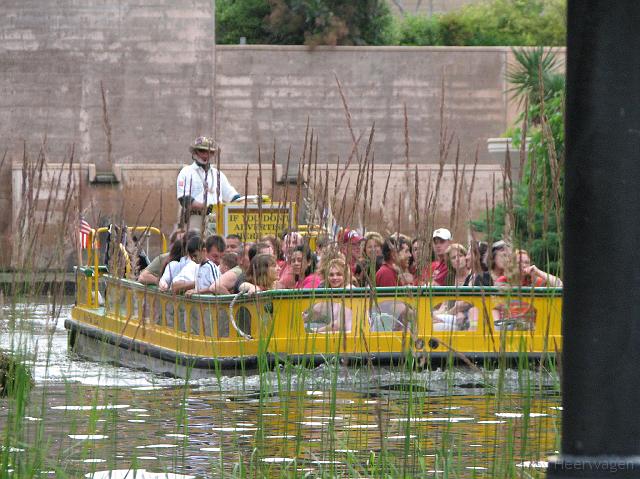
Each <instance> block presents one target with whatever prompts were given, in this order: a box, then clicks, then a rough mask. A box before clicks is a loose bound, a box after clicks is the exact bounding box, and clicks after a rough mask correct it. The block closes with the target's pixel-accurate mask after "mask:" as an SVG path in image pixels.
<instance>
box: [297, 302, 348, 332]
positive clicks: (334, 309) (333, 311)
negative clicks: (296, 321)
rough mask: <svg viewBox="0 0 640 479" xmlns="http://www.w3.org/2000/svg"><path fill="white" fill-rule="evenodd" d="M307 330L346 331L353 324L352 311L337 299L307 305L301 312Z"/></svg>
mask: <svg viewBox="0 0 640 479" xmlns="http://www.w3.org/2000/svg"><path fill="white" fill-rule="evenodd" d="M302 320H303V321H304V327H305V330H306V331H307V332H314V333H336V332H343V333H348V332H350V331H351V327H352V324H353V311H352V310H351V309H350V308H347V307H345V305H344V303H341V302H337V301H322V302H319V303H315V304H313V305H311V306H309V307H308V308H307V309H306V311H304V312H303V313H302Z"/></svg>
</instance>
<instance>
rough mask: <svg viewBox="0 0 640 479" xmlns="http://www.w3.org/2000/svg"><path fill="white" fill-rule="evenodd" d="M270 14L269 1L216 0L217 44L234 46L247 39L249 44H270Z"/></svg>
mask: <svg viewBox="0 0 640 479" xmlns="http://www.w3.org/2000/svg"><path fill="white" fill-rule="evenodd" d="M270 13H271V8H270V6H269V2H268V1H267V0H241V1H236V0H216V42H217V43H220V44H227V45H233V44H237V43H238V42H239V41H240V37H245V38H246V39H247V43H254V44H255V43H270V34H269V32H268V30H267V28H266V18H267V17H268V15H269V14H270Z"/></svg>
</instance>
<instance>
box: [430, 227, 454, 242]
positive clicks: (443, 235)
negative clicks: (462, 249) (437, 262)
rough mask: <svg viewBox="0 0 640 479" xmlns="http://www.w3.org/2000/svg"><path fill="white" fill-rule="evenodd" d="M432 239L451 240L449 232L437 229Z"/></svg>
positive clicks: (444, 229)
mask: <svg viewBox="0 0 640 479" xmlns="http://www.w3.org/2000/svg"><path fill="white" fill-rule="evenodd" d="M433 237H434V238H440V239H443V240H445V241H449V240H450V239H451V231H449V230H448V229H447V228H438V229H437V230H435V231H434V232H433Z"/></svg>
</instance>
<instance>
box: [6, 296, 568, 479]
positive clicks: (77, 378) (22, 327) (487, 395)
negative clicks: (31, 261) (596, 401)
mask: <svg viewBox="0 0 640 479" xmlns="http://www.w3.org/2000/svg"><path fill="white" fill-rule="evenodd" d="M69 310H70V308H69V307H68V306H65V307H63V308H62V309H60V310H57V309H55V310H53V309H52V308H51V307H50V306H48V305H46V304H44V303H42V304H38V305H32V306H29V307H27V306H25V305H19V306H18V307H17V308H15V309H14V308H9V307H5V308H4V310H3V317H2V319H1V321H0V325H1V326H0V333H1V336H0V338H1V339H0V346H1V347H2V348H3V349H13V350H14V351H19V352H22V353H24V354H26V355H27V357H28V360H29V362H30V364H31V365H32V366H33V369H34V372H35V380H36V387H35V389H34V390H33V391H32V392H31V394H30V397H29V404H28V406H27V408H26V410H25V411H24V413H20V412H19V407H18V405H17V404H16V403H15V402H11V401H8V400H0V422H1V423H2V430H3V433H2V438H3V444H4V451H5V452H4V456H3V457H4V459H5V460H4V462H5V463H6V464H8V468H9V470H11V469H13V470H14V472H13V473H11V472H8V471H7V472H3V473H0V477H2V475H4V476H6V477H64V474H67V476H68V477H85V476H86V477H94V478H102V477H105V478H106V477H113V478H116V477H126V478H134V477H135V478H138V479H140V478H143V477H145V478H146V477H154V478H156V477H157V478H179V477H194V478H201V477H412V476H419V477H500V478H503V477H508V476H515V477H521V476H522V477H530V476H531V477H543V476H544V469H542V468H541V467H540V466H543V465H544V464H541V463H540V461H546V459H547V458H548V456H549V455H551V454H553V453H554V452H555V450H556V448H557V441H558V434H557V431H558V429H559V423H560V417H559V415H560V410H559V406H560V398H559V396H558V395H557V392H556V389H557V388H556V384H557V379H556V378H554V377H553V376H552V375H549V374H547V373H544V372H539V371H537V372H533V371H523V372H520V373H519V372H518V371H515V370H506V371H498V370H493V371H487V370H477V371H475V370H474V371H471V370H469V369H451V370H446V371H440V370H436V371H420V372H416V371H409V372H408V371H399V370H394V369H375V370H370V369H360V370H358V369H353V368H345V367H342V366H331V365H325V366H322V367H320V368H316V369H314V370H309V369H297V368H291V369H287V368H280V369H278V370H276V371H270V372H267V373H263V374H261V375H250V376H245V377H220V378H213V379H208V380H200V381H197V382H194V383H185V381H183V380H175V379H170V378H164V377H158V376H155V375H153V374H151V373H149V372H144V371H134V370H130V369H126V368H120V367H116V366H112V365H104V364H97V363H93V362H89V361H84V360H82V359H79V358H77V357H75V356H74V355H73V354H70V353H68V352H67V350H66V333H65V330H64V328H63V323H64V318H65V317H66V316H67V315H68V314H69ZM133 470H135V471H137V472H135V473H134V472H133ZM154 473H155V474H154Z"/></svg>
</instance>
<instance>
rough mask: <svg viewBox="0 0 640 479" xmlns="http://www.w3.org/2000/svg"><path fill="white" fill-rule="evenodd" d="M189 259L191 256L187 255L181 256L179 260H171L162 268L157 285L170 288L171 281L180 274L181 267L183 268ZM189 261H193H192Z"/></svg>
mask: <svg viewBox="0 0 640 479" xmlns="http://www.w3.org/2000/svg"><path fill="white" fill-rule="evenodd" d="M189 261H191V258H189V257H188V256H183V257H182V258H180V261H171V262H170V263H169V264H168V265H167V267H166V268H165V269H164V273H162V277H161V278H160V281H159V282H158V285H159V286H161V287H164V288H170V287H171V283H173V281H174V280H175V279H176V277H177V276H178V275H179V274H180V271H182V268H184V267H185V265H186V264H187V263H188V262H189ZM191 262H192V263H193V261H191Z"/></svg>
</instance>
